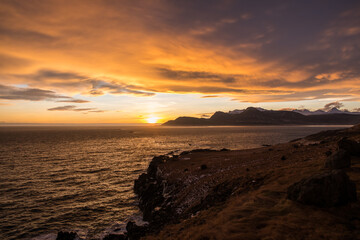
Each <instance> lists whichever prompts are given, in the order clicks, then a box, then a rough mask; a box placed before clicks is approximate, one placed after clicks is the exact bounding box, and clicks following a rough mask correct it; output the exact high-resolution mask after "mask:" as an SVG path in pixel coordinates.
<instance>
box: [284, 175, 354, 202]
mask: <svg viewBox="0 0 360 240" xmlns="http://www.w3.org/2000/svg"><path fill="white" fill-rule="evenodd" d="M287 198H288V199H290V200H293V201H296V202H299V203H302V204H306V205H314V206H318V207H334V206H341V205H346V204H348V203H349V202H353V201H356V186H355V183H354V182H352V181H350V179H349V177H348V176H347V175H346V173H345V172H344V171H343V170H332V171H329V172H323V173H319V174H315V175H313V176H310V177H307V178H304V179H302V180H301V181H299V182H297V183H294V184H293V185H291V186H290V187H289V188H288V190H287Z"/></svg>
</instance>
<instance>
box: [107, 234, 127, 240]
mask: <svg viewBox="0 0 360 240" xmlns="http://www.w3.org/2000/svg"><path fill="white" fill-rule="evenodd" d="M126 239H127V238H126V236H125V235H124V234H113V233H111V234H109V235H106V236H105V237H104V238H103V240H126Z"/></svg>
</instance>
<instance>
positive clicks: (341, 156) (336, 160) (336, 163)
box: [325, 149, 351, 169]
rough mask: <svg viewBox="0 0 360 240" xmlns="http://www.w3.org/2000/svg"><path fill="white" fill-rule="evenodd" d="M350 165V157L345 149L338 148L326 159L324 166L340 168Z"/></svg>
mask: <svg viewBox="0 0 360 240" xmlns="http://www.w3.org/2000/svg"><path fill="white" fill-rule="evenodd" d="M350 166H351V158H350V155H349V154H348V152H347V151H345V150H343V149H340V150H339V151H337V152H336V153H334V154H333V155H331V156H329V157H328V158H327V159H326V162H325V167H326V168H329V169H342V168H349V167H350Z"/></svg>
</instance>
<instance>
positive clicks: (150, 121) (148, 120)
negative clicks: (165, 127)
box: [146, 116, 159, 123]
mask: <svg viewBox="0 0 360 240" xmlns="http://www.w3.org/2000/svg"><path fill="white" fill-rule="evenodd" d="M158 120H159V118H158V117H155V116H150V117H148V118H147V119H146V122H147V123H157V121H158Z"/></svg>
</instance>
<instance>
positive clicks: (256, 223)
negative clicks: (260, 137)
mask: <svg viewBox="0 0 360 240" xmlns="http://www.w3.org/2000/svg"><path fill="white" fill-rule="evenodd" d="M344 139H345V142H346V141H347V140H350V141H352V142H355V144H360V143H359V142H360V125H357V126H354V127H351V128H348V129H341V130H328V131H322V132H319V133H316V134H313V135H310V136H307V137H304V138H301V139H295V140H292V141H290V142H287V143H280V144H275V145H264V146H263V147H260V148H253V149H245V150H228V149H221V150H211V149H195V150H192V151H185V152H182V153H181V154H179V155H177V154H175V153H174V152H170V153H168V154H166V155H160V156H156V157H154V158H153V159H152V161H151V162H150V164H149V167H148V168H147V171H146V173H143V174H141V175H140V176H139V177H138V179H136V180H135V182H134V192H135V193H136V194H137V196H138V199H139V208H140V210H141V211H142V214H143V219H144V221H146V223H145V224H143V225H137V224H136V223H135V222H132V221H130V222H128V223H127V225H126V232H125V233H124V232H121V231H118V232H113V233H109V234H108V235H107V236H105V237H104V238H103V239H104V240H118V239H140V238H141V239H186V238H188V239H203V240H205V239H356V238H357V236H359V235H360V218H359V216H360V204H359V201H358V200H356V197H357V199H359V197H360V192H359V186H360V154H358V153H356V154H358V155H356V154H355V155H354V154H353V153H351V159H350V157H349V159H350V160H351V166H350V165H349V166H345V167H340V168H341V169H335V170H334V169H329V168H328V167H326V166H325V163H327V162H328V160H329V158H330V159H331V158H332V157H333V156H334V155H336V154H338V152H339V151H342V150H341V149H340V148H343V147H344V146H341V144H340V142H342V141H343V140H344ZM358 146H360V145H356V147H358ZM356 147H355V148H356ZM349 151H351V149H350V150H349ZM359 151H360V148H359ZM349 156H350V155H349ZM349 163H350V161H349ZM334 174H335V175H336V174H337V175H336V176H338V175H339V174H340V175H341V176H342V177H343V178H344V179H345V180H344V181H345V185H346V184H347V185H346V187H347V186H348V185H349V186H350V188H351V187H354V189H350V188H349V189H350V190H353V192H352V193H351V194H352V195H351V194H350V195H349V196H347V197H346V198H345V199H344V198H340V200H341V201H338V199H336V196H333V195H339V194H337V193H333V192H332V193H331V194H330V195H329V194H328V195H326V198H329V201H326V202H325V204H323V205H320V206H319V205H316V204H315V205H314V204H311V203H310V204H308V203H306V201H305V202H301V201H300V200H301V199H300V200H299V199H296V196H295V197H294V194H293V193H291V189H294V188H296V187H298V185H299V184H301V183H302V182H304V179H306V178H309V177H310V178H311V177H313V176H316V177H318V178H319V176H320V177H323V176H325V177H328V176H330V177H333V176H332V175H334ZM335 175H334V176H335ZM316 181H318V179H317V180H316ZM310 182H311V181H310ZM336 184H337V183H335V185H336ZM294 186H295V187H294ZM355 186H356V187H355ZM330 187H331V186H330ZM326 188H328V186H327V187H326ZM354 192H355V193H354ZM346 194H347V193H346ZM346 194H345V195H346ZM354 195H355V196H354ZM312 197H313V198H315V200H316V199H317V198H318V196H315V197H314V196H312ZM333 199H335V204H333V203H334V202H331V201H332V200H333ZM336 201H337V202H336ZM64 237H65V238H59V235H58V239H74V238H71V236H69V235H68V236H64ZM67 237H69V238H67Z"/></svg>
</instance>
